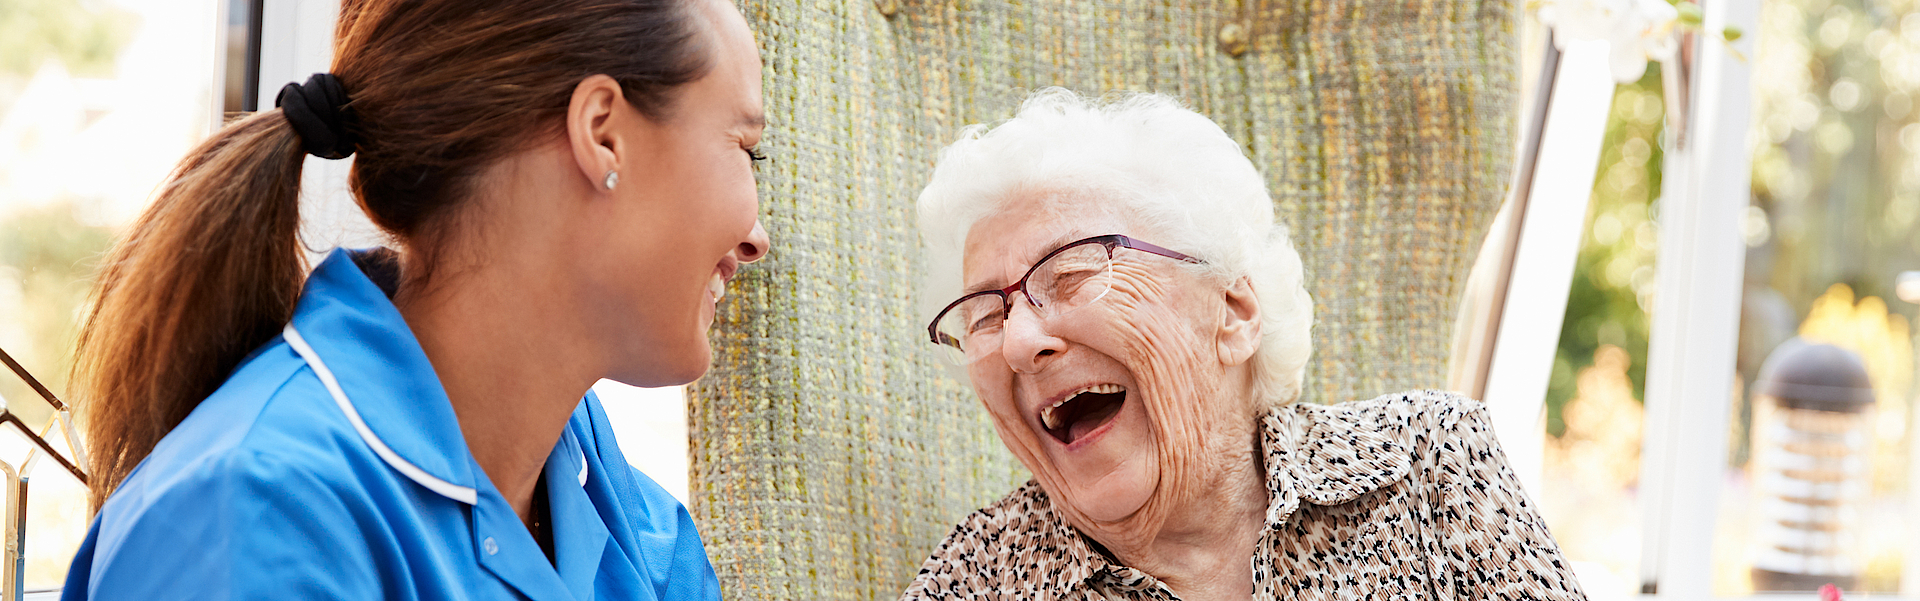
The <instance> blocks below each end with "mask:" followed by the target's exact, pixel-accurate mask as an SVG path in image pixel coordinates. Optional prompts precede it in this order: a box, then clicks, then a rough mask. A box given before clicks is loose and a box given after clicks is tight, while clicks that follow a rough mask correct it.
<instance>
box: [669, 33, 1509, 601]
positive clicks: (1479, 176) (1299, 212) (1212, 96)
mask: <svg viewBox="0 0 1920 601" xmlns="http://www.w3.org/2000/svg"><path fill="white" fill-rule="evenodd" d="M742 10H743V11H744V12H745V14H746V15H747V19H748V21H749V23H751V25H752V27H753V29H754V31H755V33H756V34H757V35H758V36H759V42H760V47H761V49H762V55H763V57H764V59H765V61H766V67H765V79H764V81H765V86H766V92H765V94H766V106H767V111H768V117H769V120H770V125H769V127H768V131H767V136H766V140H765V142H764V143H763V144H762V146H761V148H762V149H763V150H765V151H766V153H767V154H768V155H769V156H771V157H772V161H770V162H769V163H766V164H763V165H762V166H761V167H760V171H759V178H760V194H761V202H762V213H763V223H764V224H765V225H766V227H767V230H768V231H769V232H770V233H771V234H772V236H773V252H772V255H771V256H770V257H769V258H768V259H767V260H766V261H764V262H763V263H761V264H758V265H756V266H753V267H751V268H749V269H747V270H745V271H744V272H743V275H742V277H741V279H740V280H737V281H736V283H735V284H734V285H733V292H732V293H730V294H729V296H728V297H727V299H726V301H725V302H724V303H723V305H722V308H721V316H720V318H719V320H718V321H719V322H720V323H718V324H717V325H716V326H715V331H714V334H713V340H714V347H715V361H714V369H713V371H712V372H711V373H709V374H708V375H707V377H705V378H704V379H702V380H701V381H700V382H698V383H697V384H695V385H694V386H693V387H692V388H691V391H690V399H691V405H692V410H691V413H690V418H689V419H690V420H691V430H690V431H691V437H692V466H691V471H692V482H691V490H690V494H691V496H692V499H691V505H692V510H693V513H694V516H695V519H696V520H697V521H698V522H699V525H700V527H701V529H702V534H703V536H704V537H705V540H706V543H707V551H708V553H709V555H710V556H711V557H712V558H713V560H714V563H715V567H716V568H717V569H718V570H719V573H720V580H721V585H722V587H723V588H724V589H725V594H726V596H727V598H728V599H804V600H813V599H832V600H838V599H891V598H894V597H895V596H897V595H898V594H899V593H900V591H901V590H903V589H904V588H905V586H906V585H907V583H908V582H909V581H910V580H911V579H912V577H913V575H914V574H915V573H916V571H917V570H918V567H919V563H920V561H921V560H923V559H924V558H925V557H926V556H927V554H928V553H930V552H931V551H932V550H933V546H934V545H935V544H936V543H937V542H938V541H939V540H940V538H941V537H943V536H945V534H946V533H947V531H948V529H949V528H950V527H951V525H952V524H953V523H954V522H955V521H956V520H958V519H959V518H960V517H962V516H963V515H965V514H966V513H968V512H970V511H972V510H974V509H976V508H978V507H980V506H981V505H984V504H986V503H988V502H990V501H992V500H993V499H995V498H998V497H999V496H1001V495H1003V494H1005V493H1006V492H1007V491H1008V490H1010V489H1012V488H1013V487H1014V486H1016V485H1018V484H1019V483H1020V482H1023V481H1025V480H1026V479H1027V478H1028V475H1027V474H1026V471H1025V469H1024V468H1022V467H1020V466H1019V465H1018V463H1017V462H1015V461H1014V460H1013V459H1012V457H1011V455H1009V454H1008V453H1007V451H1006V450H1005V449H1004V447H1002V446H1001V444H1000V442H999V440H998V439H997V438H996V437H995V435H994V433H993V430H992V428H991V426H990V425H989V424H988V422H987V418H986V415H985V411H984V410H982V409H981V408H980V407H979V406H978V401H976V400H975V399H974V397H973V394H972V392H971V391H970V390H969V389H968V388H967V387H966V385H965V384H964V383H962V382H959V381H957V380H955V379H953V378H952V377H951V376H949V375H948V374H947V372H946V371H945V370H944V369H943V368H941V367H940V366H939V365H938V360H937V358H936V357H935V356H934V355H932V354H931V353H929V352H928V350H927V349H926V348H924V347H925V345H926V342H925V340H924V331H925V330H924V327H925V322H924V320H925V319H926V318H927V316H925V315H922V314H921V313H920V308H919V307H920V304H919V302H918V299H916V298H915V297H914V286H915V285H916V283H917V281H918V277H919V273H920V268H921V265H922V264H923V262H924V259H923V258H922V257H921V256H919V250H918V249H919V239H918V234H917V233H916V231H915V229H914V210H913V201H914V198H915V197H916V196H917V195H918V193H919V189H920V187H921V186H923V185H925V183H926V181H927V177H928V174H929V173H930V172H931V170H932V167H933V162H934V158H935V155H936V154H937V152H938V150H939V149H940V148H941V147H942V146H944V145H945V144H946V143H947V142H950V141H952V140H953V138H954V136H955V135H956V134H957V132H958V131H959V129H960V128H962V127H964V126H966V125H968V124H972V123H980V122H994V121H998V120H1001V119H1005V118H1007V117H1010V116H1012V114H1013V111H1014V110H1015V109H1016V108H1017V107H1018V105H1019V102H1020V100H1021V99H1022V98H1024V97H1025V96H1026V94H1027V93H1029V92H1031V91H1033V90H1037V89H1040V88H1043V87H1047V86H1063V87H1066V88H1069V89H1073V90H1076V91H1080V92H1082V93H1090V94H1100V93H1104V92H1108V91H1155V92H1162V93H1167V94H1171V95H1174V96H1176V97H1179V98H1181V99H1183V100H1184V101H1186V102H1187V103H1188V105H1189V106H1191V107H1192V108H1194V109H1195V110H1197V111H1199V112H1201V113H1203V114H1205V115H1208V116H1210V117H1212V118H1213V119H1214V120H1215V121H1216V122H1218V123H1219V124H1220V125H1221V126H1222V127H1223V128H1225V129H1226V131H1227V133H1228V134H1230V135H1232V136H1233V137H1234V138H1235V139H1237V140H1240V141H1241V142H1243V143H1244V144H1245V147H1246V149H1247V153H1248V156H1249V157H1251V158H1252V159H1253V161H1254V163H1255V165H1257V166H1258V167H1259V168H1260V169H1261V170H1262V172H1263V173H1265V174H1266V176H1267V178H1268V185H1269V186H1270V188H1271V190H1272V193H1273V200H1274V206H1275V208H1276V210H1277V211H1278V215H1279V217H1280V219H1281V220H1283V221H1284V222H1285V223H1287V224H1288V225H1289V226H1290V228H1291V230H1292V231H1293V233H1294V243H1295V245H1296V246H1297V247H1298V248H1299V250H1300V254H1301V256H1302V258H1303V259H1304V260H1305V262H1306V269H1307V287H1308V290H1309V291H1310V292H1311V293H1312V294H1313V297H1314V301H1315V312H1316V325H1315V330H1314V332H1315V335H1314V345H1315V359H1314V360H1313V362H1312V363H1311V364H1310V366H1309V368H1308V374H1307V382H1306V399H1305V400H1307V401H1312V402H1338V401H1342V400H1349V399H1359V398H1369V397H1372V396H1375V395H1378V394H1382V393H1386V392H1391V391H1396V390H1402V389H1408V388H1423V387H1427V388H1430V387H1440V386H1444V385H1445V370H1446V365H1447V352H1448V350H1449V343H1450V341H1451V336H1452V324H1453V318H1454V313H1455V307H1456V305H1457V303H1458V302H1459V297H1460V295H1461V292H1462V290H1463V285H1464V282H1465V279H1466V275H1467V270H1468V268H1469V266H1470V264H1471V262H1472V259H1473V256H1474V252H1475V251H1476V250H1477V246H1478V244H1479V241H1480V239H1481V238H1482V237H1483V235H1484V233H1485V231H1486V228H1487V227H1488V225H1489V224H1490V222H1491V220H1492V218H1493V214H1494V212H1495V210H1496V209H1497V208H1498V205H1499V203H1500V201H1501V199H1502V198H1503V197H1504V194H1505V190H1506V187H1507V182H1508V176H1509V171H1510V169H1511V166H1512V165H1511V163H1512V160H1513V157H1512V155H1513V139H1512V135H1513V133H1514V112H1515V101H1516V98H1517V90H1516V88H1517V82H1516V79H1517V59H1518V53H1517V51H1516V48H1515V47H1516V42H1515V38H1516V33H1515V20H1516V19H1517V18H1518V9H1517V7H1516V5H1515V4H1514V3H1513V2H1512V1H1511V0H1293V1H1286V2H1269V1H1260V0H1249V1H1248V2H1245V3H1236V2H1206V1H1199V0H1155V1H1137V0H1115V1H1105V2H1088V1H1084V0H1081V1H1075V0H1029V1H1013V2H1008V1H997V0H984V1H972V2H914V1H908V2H899V1H898V0H878V1H877V2H876V1H872V0H846V1H830V0H767V1H764V2H762V1H757V0H756V1H754V2H751V3H749V4H746V5H745V6H743V7H742Z"/></svg>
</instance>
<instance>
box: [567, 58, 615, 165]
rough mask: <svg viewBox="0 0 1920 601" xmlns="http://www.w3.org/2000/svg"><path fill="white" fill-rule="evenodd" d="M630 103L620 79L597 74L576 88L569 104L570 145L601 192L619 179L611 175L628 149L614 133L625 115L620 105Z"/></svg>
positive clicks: (576, 161) (579, 162) (568, 143)
mask: <svg viewBox="0 0 1920 601" xmlns="http://www.w3.org/2000/svg"><path fill="white" fill-rule="evenodd" d="M626 102H627V100H626V92H625V91H624V90H622V89H621V88H620V82H617V81H614V79H613V78H612V77H608V76H606V75H594V76H592V77H588V78H586V79H583V80H580V84H579V85H576V86H574V87H573V99H572V100H570V101H568V103H567V123H566V130H567V147H568V148H570V149H572V150H573V160H574V162H575V163H577V164H578V165H579V167H580V175H581V176H582V177H585V178H586V179H587V183H588V184H589V186H590V187H592V188H594V189H596V190H600V191H601V192H606V191H607V190H609V189H610V186H608V185H607V184H608V183H609V182H616V181H617V180H615V179H613V178H609V177H608V176H607V174H608V173H615V172H618V171H619V169H620V162H621V161H620V160H621V158H623V157H622V156H621V155H622V154H624V153H625V152H626V151H627V150H628V149H627V148H626V147H625V145H624V144H623V141H622V140H621V139H620V137H619V136H616V135H614V129H615V128H614V124H615V123H617V122H618V121H619V120H620V117H621V116H620V114H619V108H620V107H621V106H624V105H625V104H626ZM628 177H631V176H630V175H629V176H628Z"/></svg>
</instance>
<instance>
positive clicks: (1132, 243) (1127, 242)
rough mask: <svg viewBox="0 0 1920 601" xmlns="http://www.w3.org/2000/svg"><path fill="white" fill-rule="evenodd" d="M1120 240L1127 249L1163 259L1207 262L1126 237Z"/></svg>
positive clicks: (1120, 237)
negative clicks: (1144, 252)
mask: <svg viewBox="0 0 1920 601" xmlns="http://www.w3.org/2000/svg"><path fill="white" fill-rule="evenodd" d="M1119 239H1120V245H1121V246H1125V247H1127V248H1131V249H1134V250H1144V251H1147V252H1150V253H1153V254H1156V255H1160V256H1162V257H1166V258H1169V259H1174V260H1177V261H1186V262H1188V263H1205V262H1206V261H1201V260H1200V259H1198V258H1196V257H1193V256H1191V255H1188V254H1186V253H1183V252H1180V251H1177V250H1169V249H1167V248H1164V247H1161V246H1156V245H1153V244H1149V243H1146V242H1141V241H1139V240H1135V239H1133V238H1129V237H1126V236H1119Z"/></svg>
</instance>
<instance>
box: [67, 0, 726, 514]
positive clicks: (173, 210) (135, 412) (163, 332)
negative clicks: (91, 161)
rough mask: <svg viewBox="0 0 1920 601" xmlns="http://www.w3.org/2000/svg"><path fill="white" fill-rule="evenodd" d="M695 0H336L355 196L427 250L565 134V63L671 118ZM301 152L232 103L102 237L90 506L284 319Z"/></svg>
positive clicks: (300, 268) (266, 118) (699, 63)
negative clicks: (143, 203) (494, 182)
mask: <svg viewBox="0 0 1920 601" xmlns="http://www.w3.org/2000/svg"><path fill="white" fill-rule="evenodd" d="M694 1H702V0H346V1H345V2H343V3H342V6H341V9H340V20H339V23H338V25H337V28H336V30H335V34H334V47H333V48H334V60H333V65H332V70H331V72H332V73H333V74H334V75H335V76H336V77H338V79H339V82H340V83H341V85H342V87H344V89H345V91H346V92H347V95H348V97H349V98H350V101H349V103H348V104H347V105H346V108H347V110H349V111H351V114H352V115H353V116H352V118H351V119H350V120H349V121H347V129H348V131H349V132H350V133H351V134H352V135H353V137H354V138H355V139H357V140H358V142H357V144H356V145H355V147H354V150H355V151H356V152H357V154H358V156H357V157H356V158H355V159H354V165H353V169H352V173H351V175H350V185H351V188H352V190H353V194H354V197H355V199H356V200H357V201H358V202H359V204H360V206H361V208H362V209H364V210H365V211H366V213H367V215H368V216H370V217H371V218H372V220H373V222H374V223H375V224H377V225H379V226H380V227H381V228H382V229H384V230H385V231H386V232H387V233H389V234H391V235H392V237H393V240H394V241H395V243H396V244H398V245H399V246H400V247H401V249H402V252H406V253H412V254H413V255H414V256H413V257H411V258H410V259H409V261H408V264H409V265H417V266H426V267H430V266H432V265H433V264H435V261H434V259H433V257H434V256H435V253H436V251H439V250H442V246H443V244H444V243H445V242H446V241H447V240H448V239H449V238H451V236H449V235H448V234H449V232H451V231H452V230H453V228H456V227H460V221H461V220H460V219H458V218H457V217H458V215H459V214H460V213H461V211H460V210H459V209H460V206H461V204H462V201H463V199H465V198H467V197H468V196H469V195H470V194H471V193H472V192H473V186H474V185H475V180H476V177H477V175H478V174H480V173H481V172H482V171H483V170H484V169H486V168H487V167H489V166H490V165H492V164H494V163H495V162H497V161H498V160H499V159H502V158H504V157H506V156H508V155H510V154H512V153H513V152H515V150H516V149H518V148H523V147H525V146H526V145H528V144H530V143H533V142H537V141H538V140H539V139H541V138H542V137H544V136H555V135H563V134H562V131H563V130H562V121H563V119H564V116H565V115H566V111H567V106H568V102H569V100H570V99H571V97H572V94H573V89H574V87H575V86H576V85H577V84H578V83H579V82H580V81H581V80H583V79H585V78H586V77H588V76H591V75H595V74H606V75H608V76H611V77H613V78H614V79H615V80H617V81H619V82H620V84H621V87H622V88H623V90H624V94H625V96H626V98H627V100H628V101H629V102H630V103H631V104H633V106H634V107H635V108H636V109H638V110H639V111H640V112H641V113H642V114H643V115H646V116H647V117H648V118H650V119H655V120H666V119H670V118H671V116H672V115H671V113H672V108H673V101H674V98H675V95H674V93H673V92H674V90H675V88H676V87H678V86H680V85H681V84H684V83H687V82H691V81H693V80H696V79H698V78H699V77H701V76H702V75H704V74H705V72H706V70H707V69H708V63H709V54H710V52H709V51H708V50H707V49H706V48H705V46H704V44H705V42H706V38H707V34H706V33H705V31H706V29H707V25H706V23H705V22H704V21H703V20H702V17H700V16H698V10H697V8H696V7H694V6H691V5H690V3H691V2H694ZM706 1H713V0H706ZM306 158H307V154H306V152H305V150H303V147H302V144H301V140H300V138H299V136H298V135H297V134H296V133H295V131H294V129H293V127H292V126H291V125H290V124H289V121H288V119H287V117H286V116H285V115H284V114H283V113H282V111H281V110H279V109H273V110H265V111H261V112H258V113H254V114H252V115H250V116H248V117H245V118H243V119H240V120H238V121H237V122H234V123H232V124H231V125H228V126H227V127H226V128H225V129H222V130H221V131H220V132H218V133H217V134H215V135H214V136H213V137H212V138H211V139H208V140H207V141H206V142H204V143H202V144H200V146H199V147H198V148H195V149H194V150H193V151H192V152H189V153H188V154H187V156H186V158H185V159H184V160H182V161H181V162H180V165H179V166H178V167H177V168H176V169H175V171H174V173H173V174H172V176H171V177H170V178H169V180H168V181H167V182H166V183H165V184H164V185H163V186H162V187H161V188H160V190H159V192H158V196H157V198H156V199H155V200H154V203H153V205H152V206H150V207H148V208H147V210H146V212H144V213H142V214H141V216H140V218H139V219H138V220H136V221H135V222H134V224H133V226H132V227H131V228H130V230H129V231H128V232H127V233H126V235H125V237H124V238H123V239H121V240H120V241H119V243H118V244H116V245H115V246H114V247H113V249H112V250H111V251H109V252H108V254H107V256H106V258H105V260H104V262H103V264H102V267H101V270H100V273H99V276H98V277H99V280H98V286H97V288H96V289H95V290H94V296H93V301H94V302H93V306H92V312H91V313H90V315H89V316H88V317H87V320H86V323H85V325H84V326H83V327H82V329H81V332H80V339H79V346H78V350H77V356H76V360H75V364H74V378H73V382H74V385H75V388H74V391H73V393H72V397H73V398H74V400H75V401H76V402H75V405H76V406H77V409H78V410H79V412H80V413H81V421H82V423H83V425H84V427H85V429H86V433H87V437H86V439H87V443H88V444H89V445H90V447H91V449H90V452H89V458H88V459H89V461H88V471H89V472H90V480H91V483H90V485H91V487H92V501H93V507H94V509H95V510H98V508H99V507H100V505H101V504H102V503H104V502H105V500H106V498H107V496H108V495H109V494H111V493H112V492H113V490H114V489H115V488H116V487H117V486H119V484H120V482H121V481H122V480H124V479H125V478H126V476H127V474H128V473H129V472H131V471H132V470H133V468H134V466H136V465H138V464H139V463H140V461H141V460H143V459H145V458H146V456H147V455H148V454H149V453H151V452H152V451H153V448H154V445H155V444H157V443H158V442H159V441H160V439H161V438H162V437H164V436H166V434H167V432H169V431H171V430H172V429H173V428H174V427H175V426H177V425H179V424H180V422H181V420H184V419H186V417H187V415H188V414H189V413H191V412H192V411H193V410H194V408H195V407H196V406H198V405H199V404H200V402H201V400H203V399H205V398H206V397H207V396H208V395H210V394H212V393H213V392H214V390H216V389H217V388H219V387H220V384H221V383H222V382H223V381H224V380H225V379H226V378H227V376H228V375H229V374H230V373H231V372H232V371H233V370H234V369H235V368H236V367H238V366H239V364H240V361H241V359H243V358H245V356H246V355H247V354H248V353H249V352H251V351H252V350H253V349H255V348H258V347H259V346H261V345H262V344H265V343H267V342H268V341H270V340H272V339H273V338H274V337H275V336H277V335H278V334H279V333H280V330H281V328H283V327H284V326H285V325H286V323H287V321H288V320H289V319H291V317H292V315H293V309H294V303H295V301H296V300H297V299H298V298H299V294H300V288H301V285H302V283H303V281H304V279H305V277H306V269H307V266H306V265H305V264H304V262H305V259H304V255H303V252H302V246H301V242H300V240H299V238H298V230H299V223H300V215H299V196H300V194H299V193H300V171H301V165H302V164H303V162H304V161H305V160H306ZM407 276H408V282H403V285H406V284H407V283H409V282H412V283H417V282H418V281H420V280H421V279H424V277H425V274H424V273H409V274H407Z"/></svg>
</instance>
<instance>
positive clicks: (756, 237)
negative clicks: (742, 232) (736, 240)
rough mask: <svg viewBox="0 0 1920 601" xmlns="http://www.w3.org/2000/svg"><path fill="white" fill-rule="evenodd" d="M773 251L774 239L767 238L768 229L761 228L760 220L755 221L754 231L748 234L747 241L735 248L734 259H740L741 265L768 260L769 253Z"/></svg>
mask: <svg viewBox="0 0 1920 601" xmlns="http://www.w3.org/2000/svg"><path fill="white" fill-rule="evenodd" d="M771 250H773V240H772V238H770V237H768V236H767V229H766V228H763V227H760V220H758V219H755V220H754V221H753V231H751V232H747V239H746V240H743V241H741V242H740V245H739V246H736V247H734V249H733V258H735V259H739V260H740V262H741V263H752V262H754V261H758V260H761V259H764V258H767V253H768V252H769V251H771Z"/></svg>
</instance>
